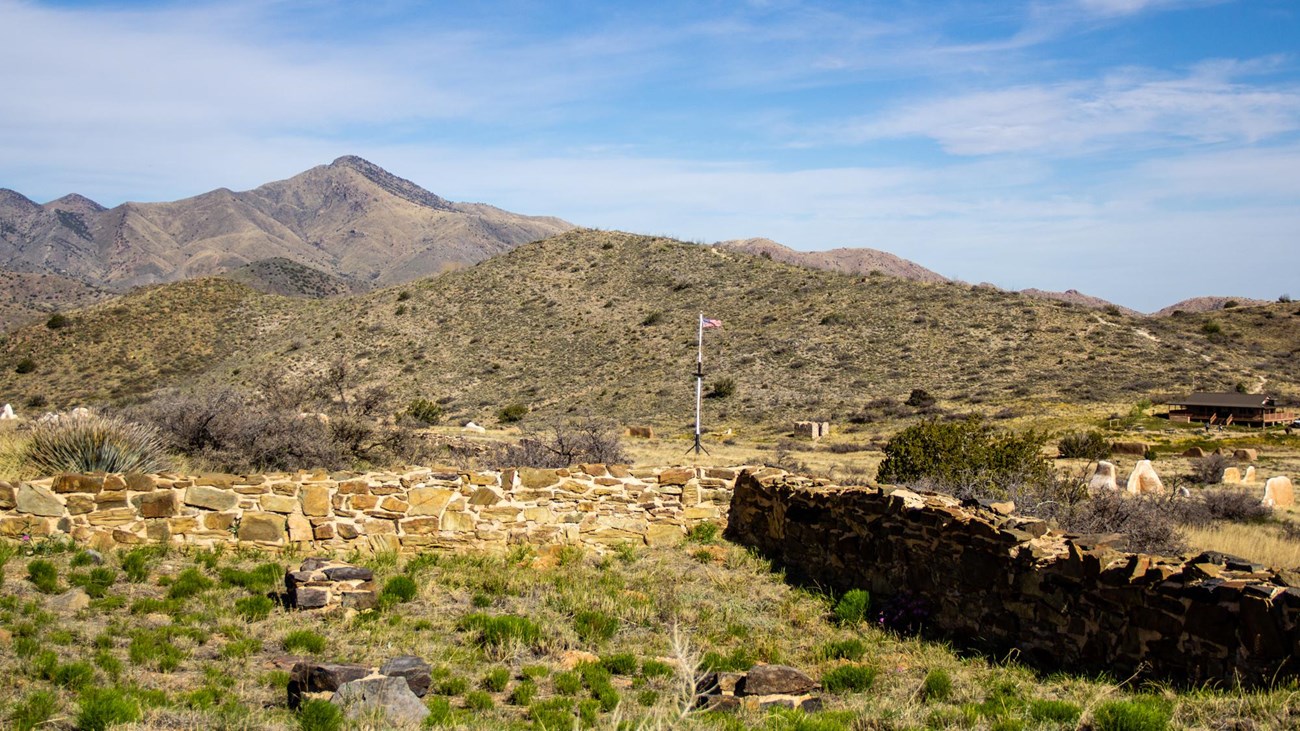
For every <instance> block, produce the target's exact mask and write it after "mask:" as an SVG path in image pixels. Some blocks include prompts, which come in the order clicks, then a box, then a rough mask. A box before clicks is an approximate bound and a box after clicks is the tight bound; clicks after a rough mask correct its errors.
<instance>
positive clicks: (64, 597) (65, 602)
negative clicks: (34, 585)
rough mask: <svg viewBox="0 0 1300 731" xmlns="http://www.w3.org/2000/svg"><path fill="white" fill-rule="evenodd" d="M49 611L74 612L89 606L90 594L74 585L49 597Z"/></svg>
mask: <svg viewBox="0 0 1300 731" xmlns="http://www.w3.org/2000/svg"><path fill="white" fill-rule="evenodd" d="M47 606H49V608H50V611H53V612H57V613H59V614H74V613H76V612H79V611H81V610H83V609H85V608H86V607H89V606H90V595H89V594H87V593H86V590H85V589H82V588H81V587H80V586H74V587H73V588H71V589H68V590H67V591H65V592H63V593H62V594H59V595H58V596H54V597H51V598H50V601H49V603H48V604H47Z"/></svg>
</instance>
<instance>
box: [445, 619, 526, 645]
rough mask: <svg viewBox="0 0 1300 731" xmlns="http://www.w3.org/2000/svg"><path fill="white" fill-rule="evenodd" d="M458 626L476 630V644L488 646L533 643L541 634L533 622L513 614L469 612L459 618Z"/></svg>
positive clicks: (463, 628)
mask: <svg viewBox="0 0 1300 731" xmlns="http://www.w3.org/2000/svg"><path fill="white" fill-rule="evenodd" d="M458 626H459V627H460V629H462V630H473V631H476V632H477V633H478V638H477V642H478V644H480V645H483V646H490V647H505V646H507V645H512V644H515V643H519V644H524V645H534V644H536V643H537V641H538V640H539V639H541V636H542V630H541V628H540V627H538V626H537V624H536V623H535V622H533V621H532V620H531V619H528V618H527V617H520V616H517V615H514V614H500V615H496V616H492V615H487V614H469V615H466V616H465V617H463V618H462V619H461V620H460V623H459V625H458Z"/></svg>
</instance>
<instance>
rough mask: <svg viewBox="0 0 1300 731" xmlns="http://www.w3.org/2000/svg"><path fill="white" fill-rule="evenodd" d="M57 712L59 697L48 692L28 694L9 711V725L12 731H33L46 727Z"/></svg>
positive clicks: (38, 691)
mask: <svg viewBox="0 0 1300 731" xmlns="http://www.w3.org/2000/svg"><path fill="white" fill-rule="evenodd" d="M58 710H59V697H58V696H57V695H55V694H54V693H51V692H50V691H48V690H36V691H32V692H31V693H28V694H27V695H26V696H25V697H24V698H23V699H22V700H21V701H18V702H17V703H14V704H13V706H11V707H10V709H9V723H10V727H11V728H13V729H14V731H33V729H38V728H41V727H43V726H45V725H46V722H47V721H49V720H50V717H52V716H53V715H54V713H55V712H56V711H58Z"/></svg>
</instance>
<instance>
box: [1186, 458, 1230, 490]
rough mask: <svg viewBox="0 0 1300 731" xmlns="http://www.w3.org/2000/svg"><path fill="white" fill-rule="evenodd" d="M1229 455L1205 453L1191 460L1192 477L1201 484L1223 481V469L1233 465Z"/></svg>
mask: <svg viewBox="0 0 1300 731" xmlns="http://www.w3.org/2000/svg"><path fill="white" fill-rule="evenodd" d="M1233 462H1234V460H1233V459H1232V458H1231V457H1228V456H1226V455H1222V454H1207V455H1205V456H1204V457H1198V458H1196V459H1194V460H1192V479H1193V480H1195V481H1196V482H1198V483H1200V484H1202V485H1217V484H1219V483H1220V482H1223V471H1224V470H1226V469H1227V468H1229V467H1231V466H1232V465H1233Z"/></svg>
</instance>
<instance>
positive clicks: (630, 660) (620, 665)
mask: <svg viewBox="0 0 1300 731" xmlns="http://www.w3.org/2000/svg"><path fill="white" fill-rule="evenodd" d="M600 664H601V665H603V666H604V667H605V669H606V670H608V671H610V672H611V673H613V674H615V675H633V674H635V673H636V667H637V661H636V655H633V654H632V653H630V652H619V653H615V654H613V655H606V656H605V657H602V658H601V659H600Z"/></svg>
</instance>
